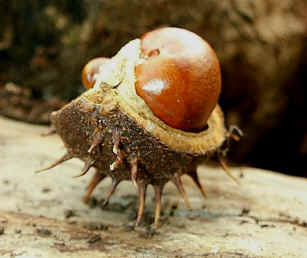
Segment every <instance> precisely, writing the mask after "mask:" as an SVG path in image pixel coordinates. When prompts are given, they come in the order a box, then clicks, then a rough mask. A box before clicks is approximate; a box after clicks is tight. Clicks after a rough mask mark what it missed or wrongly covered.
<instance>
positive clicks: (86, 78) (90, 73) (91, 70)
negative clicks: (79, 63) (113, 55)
mask: <svg viewBox="0 0 307 258" xmlns="http://www.w3.org/2000/svg"><path fill="white" fill-rule="evenodd" d="M109 60H110V59H109V58H106V57H98V58H94V59H92V60H90V61H89V62H88V63H87V64H86V65H85V66H84V68H83V70H82V75H81V79H82V84H83V86H84V88H86V89H90V88H93V86H94V84H95V74H97V73H98V72H99V68H100V67H101V66H103V65H105V64H106V63H107V62H108V61H109Z"/></svg>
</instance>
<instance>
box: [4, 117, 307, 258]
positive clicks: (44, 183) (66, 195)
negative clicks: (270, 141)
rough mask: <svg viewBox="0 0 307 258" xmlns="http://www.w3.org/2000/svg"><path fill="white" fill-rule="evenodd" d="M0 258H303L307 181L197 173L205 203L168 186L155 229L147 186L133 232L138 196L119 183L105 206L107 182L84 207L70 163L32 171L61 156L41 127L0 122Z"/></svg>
mask: <svg viewBox="0 0 307 258" xmlns="http://www.w3.org/2000/svg"><path fill="white" fill-rule="evenodd" d="M0 128H1V130H0V146H1V149H0V167H1V172H0V186H1V187H0V256H2V257H12V256H16V257H18V256H22V257H85V256H87V257H274V258H275V257H304V256H306V255H307V245H306V243H307V194H306V189H307V181H306V179H303V178H295V177H290V176H285V175H281V174H278V173H275V172H269V171H263V170H259V169H255V168H247V167H242V168H238V167H236V168H232V171H233V174H234V175H235V176H236V177H237V178H238V179H239V182H240V184H239V185H237V184H235V183H234V182H233V180H231V179H230V178H229V177H227V176H226V175H225V174H224V173H223V171H222V170H221V169H219V168H215V167H212V166H202V167H199V169H198V173H199V175H200V180H201V182H202V183H203V184H204V185H205V189H206V193H207V199H205V200H204V199H203V197H202V195H201V194H200V193H199V192H198V190H197V188H196V187H195V185H194V184H193V182H192V180H191V179H190V178H188V177H186V178H184V184H185V188H186V192H187V194H188V196H189V198H190V202H191V206H192V208H193V209H192V210H187V209H186V208H185V206H184V203H183V200H182V199H181V198H180V196H179V195H178V193H177V191H176V189H175V187H174V186H173V185H172V184H169V185H167V186H166V189H165V191H164V195H163V203H162V211H163V213H162V216H161V227H160V228H159V229H158V231H157V232H154V231H152V230H151V229H149V225H150V224H151V223H152V222H153V214H154V193H153V190H152V189H151V188H150V189H148V191H149V193H148V197H147V202H146V203H147V206H146V210H145V219H144V221H143V223H141V225H140V226H139V227H137V228H134V229H133V227H131V225H132V224H133V223H134V221H135V214H136V209H137V205H136V204H137V203H136V202H137V195H136V194H137V189H134V186H133V185H132V183H131V182H123V183H121V184H120V185H119V187H118V190H117V192H116V193H115V195H114V197H112V199H111V200H110V203H109V206H108V207H107V208H105V209H102V202H103V198H104V197H106V194H107V191H108V190H109V187H110V186H109V184H110V181H109V180H106V182H103V183H102V184H101V185H99V186H98V188H97V189H96V190H95V192H94V196H95V198H92V199H91V201H90V204H89V205H84V204H83V203H82V201H81V200H82V197H83V196H84V194H85V193H86V189H85V187H86V185H87V183H88V181H89V177H90V176H91V175H92V173H94V171H90V172H89V173H88V175H85V176H84V177H81V178H74V179H73V178H72V177H73V176H74V175H77V174H78V172H79V170H80V168H81V166H82V165H81V163H80V162H79V161H78V160H71V161H67V162H66V163H63V164H62V165H61V166H59V167H56V168H54V169H52V170H50V171H49V172H45V173H41V174H35V173H34V171H35V170H38V169H39V168H40V167H42V166H45V165H47V164H49V163H50V162H51V161H53V160H55V159H56V158H58V157H59V156H61V154H63V152H64V148H63V147H62V145H61V141H60V139H59V138H58V137H57V136H56V135H54V136H49V137H41V136H40V135H41V134H42V133H44V132H46V131H47V130H48V128H47V127H43V126H34V125H28V124H24V123H21V122H15V121H12V120H8V119H5V118H0Z"/></svg>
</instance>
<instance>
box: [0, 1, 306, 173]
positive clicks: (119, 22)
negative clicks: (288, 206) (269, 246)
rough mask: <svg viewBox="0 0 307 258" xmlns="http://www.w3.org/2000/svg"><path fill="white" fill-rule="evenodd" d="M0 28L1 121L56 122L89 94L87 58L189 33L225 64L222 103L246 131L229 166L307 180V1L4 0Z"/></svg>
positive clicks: (233, 121) (232, 120) (229, 117)
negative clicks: (173, 31) (168, 29)
mask: <svg viewBox="0 0 307 258" xmlns="http://www.w3.org/2000/svg"><path fill="white" fill-rule="evenodd" d="M0 24H1V26H0V114H2V115H5V116H9V117H12V118H15V119H20V120H24V121H28V122H32V123H48V116H49V113H50V112H51V111H52V110H55V109H58V108H59V107H61V106H62V105H63V104H64V103H65V102H66V101H68V100H71V99H73V98H75V97H76V96H78V95H79V94H80V93H82V92H83V88H82V86H81V81H80V72H81V69H82V67H83V66H84V64H85V63H86V62H87V61H88V60H90V59H92V58H93V57H97V56H107V57H110V56H112V55H114V54H115V53H116V52H117V51H118V50H119V49H120V47H121V46H123V45H124V44H125V43H126V42H128V41H129V40H132V39H134V38H137V37H139V36H140V35H142V34H143V33H144V32H146V31H149V30H152V29H154V28H157V27H160V26H177V27H182V28H186V29H189V30H192V31H194V32H196V33H197V34H199V35H201V36H202V37H203V38H205V39H206V40H207V41H208V42H209V43H210V44H211V45H212V47H213V48H214V49H215V50H216V52H217V55H218V57H219V59H220V62H221V65H222V71H223V92H222V96H221V99H220V104H221V105H222V107H223V110H224V112H225V114H226V119H227V122H228V124H236V125H238V126H239V127H240V128H241V129H242V130H243V131H244V133H245V136H244V137H243V138H242V140H241V141H240V142H239V143H236V144H234V145H233V146H232V148H231V151H230V153H229V159H230V160H232V161H233V162H237V163H241V164H249V165H252V166H255V167H261V168H266V169H271V170H276V171H281V172H284V173H288V174H292V175H299V176H305V177H307V168H306V161H307V119H306V112H307V104H306V103H307V102H306V100H307V88H306V86H305V85H306V82H307V79H306V78H307V77H306V68H307V40H306V39H307V1H306V0H283V1H280V0H257V1H254V0H227V1H226V0H223V1H216V0H195V1H186V0H168V1H167V0H147V1H137V0H74V1H67V0H48V1H47V0H27V1H19V0H11V1H2V0H1V1H0ZM1 130H5V128H1Z"/></svg>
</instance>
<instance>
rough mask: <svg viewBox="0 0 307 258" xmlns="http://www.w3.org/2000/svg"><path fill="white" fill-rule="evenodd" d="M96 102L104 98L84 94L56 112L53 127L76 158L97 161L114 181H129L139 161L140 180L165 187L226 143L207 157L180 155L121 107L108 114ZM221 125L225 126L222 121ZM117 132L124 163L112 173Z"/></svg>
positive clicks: (138, 177) (138, 174) (99, 169)
mask: <svg viewBox="0 0 307 258" xmlns="http://www.w3.org/2000/svg"><path fill="white" fill-rule="evenodd" d="M93 99H96V101H97V100H98V99H99V100H100V101H101V100H102V99H103V97H102V96H99V93H98V92H95V91H92V92H87V93H84V94H83V95H81V96H80V97H79V98H77V99H76V100H74V101H72V102H71V103H69V104H67V105H66V106H64V107H63V108H62V109H60V110H59V111H57V112H54V113H53V115H52V123H53V125H54V126H55V128H56V131H57V133H58V134H59V135H60V136H61V138H62V140H63V142H64V144H65V146H66V148H67V150H68V152H69V153H70V154H72V156H73V157H76V158H80V159H81V160H83V161H88V160H93V161H94V165H93V166H94V167H96V168H97V169H98V171H100V172H101V173H103V174H105V175H108V176H110V177H112V178H113V179H116V180H129V179H130V161H131V160H132V159H133V158H134V157H137V160H138V162H137V165H138V173H137V180H142V181H144V182H145V183H146V184H153V185H159V184H165V183H166V182H167V181H169V180H170V179H171V178H173V177H174V175H175V174H176V173H178V174H183V173H188V172H189V170H190V169H191V168H192V167H195V165H197V163H199V162H201V161H202V160H203V159H204V158H205V157H206V156H207V155H208V154H209V153H212V152H214V151H215V150H216V149H217V148H218V147H219V146H220V144H221V143H222V142H221V143H219V145H217V146H215V148H210V149H208V150H207V151H206V152H205V154H199V153H191V152H189V151H178V150H176V149H174V148H173V147H172V146H171V145H166V144H164V143H162V142H161V140H160V139H158V138H156V137H154V136H153V135H152V134H151V133H150V132H148V131H146V130H145V129H144V128H143V127H142V126H140V125H138V124H137V123H136V121H135V120H134V119H133V118H132V117H131V116H129V115H128V114H127V113H125V112H123V110H122V107H121V106H120V105H114V108H113V110H111V111H108V112H106V110H105V106H104V105H103V104H97V103H94V102H93ZM219 112H221V111H219ZM220 122H221V123H223V119H222V117H221V120H220ZM115 130H118V131H119V135H120V146H119V147H120V149H121V150H122V153H123V162H122V163H121V164H120V165H119V167H118V168H116V169H115V170H113V171H112V170H110V165H111V164H112V163H113V162H114V161H115V160H116V158H117V155H116V154H114V153H113V145H114V142H113V141H114V140H113V132H114V131H115ZM102 134H103V135H104V140H103V142H102V143H101V145H100V146H98V148H96V149H95V150H94V151H93V152H92V153H89V152H88V150H89V148H90V147H91V145H92V143H93V142H94V140H95V139H96V138H97V137H101V135H102ZM223 137H224V138H225V135H223Z"/></svg>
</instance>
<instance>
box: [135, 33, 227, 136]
mask: <svg viewBox="0 0 307 258" xmlns="http://www.w3.org/2000/svg"><path fill="white" fill-rule="evenodd" d="M141 51H142V53H141V57H142V58H143V59H142V62H141V63H140V64H138V65H137V66H136V70H135V72H136V85H135V87H136V92H137V94H138V95H139V96H140V97H142V98H143V100H144V101H145V102H146V103H147V105H148V106H149V107H150V109H151V110H152V112H153V113H154V114H155V115H156V116H157V117H158V118H159V119H161V120H162V121H163V122H165V123H166V124H167V125H169V126H171V127H173V128H177V129H181V130H184V131H191V132H197V131H201V130H202V129H204V128H205V127H206V125H207V120H208V118H209V116H210V114H211V112H212V111H213V109H214V108H215V106H216V104H217V101H218V97H219V94H220V91H221V73H220V66H219V61H218V59H217V57H216V54H215V52H214V51H213V49H212V48H211V47H210V46H209V45H208V43H207V42H206V41H204V40H203V39H202V38H200V37H199V36H197V35H196V34H195V33H193V32H190V31H188V30H184V29H179V28H162V29H157V30H154V31H151V32H148V33H146V34H145V35H144V36H143V37H142V38H141Z"/></svg>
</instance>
